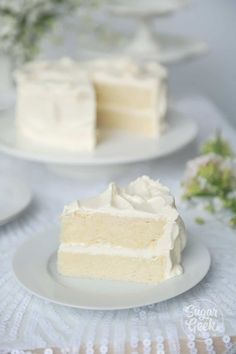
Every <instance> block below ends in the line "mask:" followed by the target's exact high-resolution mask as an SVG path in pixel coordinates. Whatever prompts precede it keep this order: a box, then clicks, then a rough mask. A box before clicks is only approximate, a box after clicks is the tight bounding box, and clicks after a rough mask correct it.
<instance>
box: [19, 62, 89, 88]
mask: <svg viewBox="0 0 236 354" xmlns="http://www.w3.org/2000/svg"><path fill="white" fill-rule="evenodd" d="M15 77H16V80H17V81H18V82H22V81H30V82H32V81H36V82H49V83H56V84H61V83H62V84H63V83H65V82H71V83H73V82H75V83H76V82H78V81H79V82H80V83H81V82H83V81H84V82H87V81H88V80H89V78H88V74H87V72H86V71H85V70H84V68H83V67H82V66H81V65H79V64H78V63H77V62H75V61H73V60H71V59H69V58H64V59H61V60H57V61H51V62H50V61H35V62H31V63H28V64H26V65H24V66H23V68H22V69H20V70H18V71H16V72H15Z"/></svg>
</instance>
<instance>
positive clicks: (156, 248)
mask: <svg viewBox="0 0 236 354" xmlns="http://www.w3.org/2000/svg"><path fill="white" fill-rule="evenodd" d="M185 243H186V233H185V228H184V224H183V221H182V219H181V217H180V216H179V214H178V212H177V210H176V208H175V204H174V198H173V196H172V195H171V194H170V192H169V189H168V188H167V187H165V186H163V185H161V184H160V183H159V182H158V181H153V180H151V179H150V178H149V177H146V176H144V177H141V178H138V179H137V180H135V181H134V182H132V183H130V184H129V185H128V186H127V187H126V188H120V187H118V186H117V185H115V184H114V183H111V184H110V185H109V187H108V189H107V190H106V191H105V192H104V193H102V194H100V195H99V196H97V197H95V198H91V199H88V200H85V201H83V202H79V201H76V202H73V203H72V204H70V205H68V206H66V207H65V209H64V212H63V215H62V218H61V237H60V246H59V250H58V271H59V273H61V274H63V275H65V276H72V277H85V278H99V279H112V280H127V281H136V282H144V283H158V282H161V281H164V280H166V279H169V278H171V277H174V276H176V275H179V274H181V273H182V272H183V269H182V266H181V252H182V250H183V249H184V247H185Z"/></svg>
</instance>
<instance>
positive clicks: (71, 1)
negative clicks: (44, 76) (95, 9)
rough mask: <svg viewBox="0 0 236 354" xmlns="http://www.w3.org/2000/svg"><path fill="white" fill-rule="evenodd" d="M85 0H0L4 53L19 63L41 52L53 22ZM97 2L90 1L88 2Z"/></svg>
mask: <svg viewBox="0 0 236 354" xmlns="http://www.w3.org/2000/svg"><path fill="white" fill-rule="evenodd" d="M81 3H82V0H0V52H1V53H6V54H9V55H10V56H11V57H12V58H13V59H14V60H15V61H16V62H17V63H19V62H20V63H22V62H25V61H29V60H31V59H33V58H34V56H35V55H36V54H37V53H38V50H39V43H40V40H41V39H42V38H43V36H44V35H45V34H46V33H47V32H48V31H49V30H50V29H51V28H52V26H53V24H54V23H55V22H56V21H57V20H58V18H60V17H61V16H64V15H66V14H69V13H72V12H73V11H74V10H75V9H76V8H77V7H78V6H79V5H81ZM88 3H89V4H92V5H93V3H94V4H96V2H95V0H89V1H87V2H86V5H87V4H88Z"/></svg>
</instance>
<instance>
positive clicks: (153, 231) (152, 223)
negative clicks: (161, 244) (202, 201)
mask: <svg viewBox="0 0 236 354" xmlns="http://www.w3.org/2000/svg"><path fill="white" fill-rule="evenodd" d="M166 225H167V224H166V220H165V219H161V218H160V219H153V218H152V219H148V218H147V219H145V218H141V219H140V218H137V217H122V216H117V215H110V214H106V213H95V212H94V213H91V212H86V211H79V212H78V213H76V214H74V215H73V214H72V215H67V216H65V217H63V218H62V223H61V242H65V243H84V244H86V245H92V244H101V243H109V244H111V245H113V246H121V247H128V248H145V247H149V246H151V245H153V244H156V243H157V242H158V241H159V240H160V239H161V238H162V237H163V235H164V230H165V227H166ZM173 227H175V228H177V229H178V225H177V224H174V225H173ZM176 233H178V231H177V232H176Z"/></svg>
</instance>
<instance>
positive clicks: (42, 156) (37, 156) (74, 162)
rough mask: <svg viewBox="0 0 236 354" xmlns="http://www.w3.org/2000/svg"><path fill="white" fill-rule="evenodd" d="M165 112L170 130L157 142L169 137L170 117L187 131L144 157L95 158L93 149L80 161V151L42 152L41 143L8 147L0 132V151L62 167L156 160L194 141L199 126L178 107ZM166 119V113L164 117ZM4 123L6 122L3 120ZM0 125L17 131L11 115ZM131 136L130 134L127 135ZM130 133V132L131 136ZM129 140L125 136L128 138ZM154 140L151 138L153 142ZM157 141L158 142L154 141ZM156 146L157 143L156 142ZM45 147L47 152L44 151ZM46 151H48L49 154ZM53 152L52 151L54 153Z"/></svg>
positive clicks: (1, 119) (11, 130)
mask: <svg viewBox="0 0 236 354" xmlns="http://www.w3.org/2000/svg"><path fill="white" fill-rule="evenodd" d="M168 114H169V119H170V121H171V123H170V127H169V130H168V128H167V132H166V134H163V135H161V136H160V138H159V139H158V140H159V141H161V140H162V141H163V140H164V139H166V140H168V134H170V133H171V131H172V130H171V127H172V129H174V127H173V124H174V123H173V120H178V119H179V121H181V122H184V125H183V123H182V126H181V129H182V130H184V128H186V126H187V125H188V130H189V131H188V134H184V141H183V142H182V143H181V144H180V143H179V144H177V145H174V146H173V147H171V148H169V149H165V151H161V152H159V153H158V149H157V150H156V151H155V152H152V153H149V154H146V155H143V156H139V155H138V154H137V155H136V156H129V155H128V156H127V155H126V156H124V155H123V156H122V157H118V158H117V157H115V158H114V157H113V158H112V157H110V156H108V157H106V156H105V157H100V156H98V157H96V156H95V157H94V156H93V154H94V152H95V153H96V149H95V150H94V151H93V152H91V153H87V155H88V158H87V160H86V159H84V158H83V156H82V160H81V155H82V154H80V153H78V154H76V153H75V154H70V153H68V154H67V153H66V152H63V151H60V150H54V149H50V148H45V151H43V149H42V150H40V146H34V148H35V149H38V151H36V150H35V151H34V150H31V151H30V149H28V148H25V147H24V148H21V149H19V148H18V147H17V146H10V144H9V143H7V142H5V141H2V137H1V134H0V151H2V152H4V153H6V154H9V155H11V156H14V157H17V158H20V159H23V160H27V161H33V162H38V163H45V164H55V165H61V166H63V165H64V166H68V165H69V166H77V167H79V166H82V167H92V166H94V167H99V166H114V165H122V164H123V165H127V164H130V163H137V162H142V161H150V160H154V159H159V158H162V157H165V156H168V155H171V154H174V153H175V152H176V151H179V150H181V149H183V148H184V147H185V146H187V145H188V144H190V143H191V142H192V141H194V140H195V138H196V136H197V134H198V125H197V122H196V120H195V119H193V118H191V117H189V116H188V114H187V113H184V112H181V110H179V109H178V108H173V107H170V108H169V110H168ZM173 116H174V117H173ZM167 119H168V116H167ZM1 121H4V123H2V122H1ZM6 122H7V123H6ZM1 124H3V125H4V124H5V125H8V126H7V130H8V132H14V133H15V132H16V129H15V119H14V118H13V117H12V116H11V117H9V116H7V117H0V128H1ZM116 132H118V134H121V136H122V131H116ZM178 134H179V133H178ZM125 135H127V136H129V133H127V132H124V134H123V136H125ZM130 135H131V134H130ZM132 136H133V135H132ZM127 139H128V138H127ZM142 139H144V140H145V137H142ZM146 140H147V141H148V142H150V139H148V138H146ZM152 142H153V141H151V143H152ZM142 144H144V141H143V143H142ZM157 144H158V141H157ZM157 146H158V145H157ZM46 149H47V151H46ZM48 152H49V154H48ZM61 152H62V153H63V154H65V156H66V155H68V156H66V157H65V156H64V157H63V156H61V155H60V153H61ZM53 153H54V154H55V155H54V156H53Z"/></svg>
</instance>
